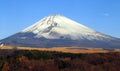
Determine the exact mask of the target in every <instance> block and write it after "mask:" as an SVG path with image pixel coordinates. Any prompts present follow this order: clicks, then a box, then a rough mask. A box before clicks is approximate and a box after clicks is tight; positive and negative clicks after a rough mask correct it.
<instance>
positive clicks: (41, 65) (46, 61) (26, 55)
mask: <svg viewBox="0 0 120 71" xmlns="http://www.w3.org/2000/svg"><path fill="white" fill-rule="evenodd" d="M0 71H120V53H115V52H113V53H112V52H111V53H93V54H72V53H61V52H50V51H35V50H32V51H30V50H16V51H11V50H1V51H0Z"/></svg>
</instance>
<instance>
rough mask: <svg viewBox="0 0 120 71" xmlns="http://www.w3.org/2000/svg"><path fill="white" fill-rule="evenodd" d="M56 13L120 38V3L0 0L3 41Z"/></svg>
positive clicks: (109, 0)
mask: <svg viewBox="0 0 120 71" xmlns="http://www.w3.org/2000/svg"><path fill="white" fill-rule="evenodd" d="M52 14H60V15H63V16H66V17H68V18H70V19H72V20H74V21H77V22H79V23H81V24H83V25H85V26H87V27H89V28H92V29H94V30H96V31H98V32H101V33H104V34H107V35H110V36H113V37H118V38H120V31H119V29H120V0H0V39H4V38H6V37H8V36H11V35H13V34H15V33H17V32H20V31H21V30H23V29H25V28H26V27H28V26H30V25H32V24H34V23H36V22H37V21H39V20H40V19H42V18H44V17H46V16H49V15H52Z"/></svg>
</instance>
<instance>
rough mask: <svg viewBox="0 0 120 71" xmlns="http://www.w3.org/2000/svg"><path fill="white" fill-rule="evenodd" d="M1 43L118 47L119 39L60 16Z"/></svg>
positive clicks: (33, 26)
mask: <svg viewBox="0 0 120 71" xmlns="http://www.w3.org/2000/svg"><path fill="white" fill-rule="evenodd" d="M1 42H3V43H4V44H6V45H16V46H33V47H56V46H82V47H101V48H119V47H120V39H117V38H114V37H111V36H107V35H105V34H102V33H99V32H96V31H94V30H92V29H90V28H88V27H86V26H84V25H82V24H80V23H77V22H75V21H72V20H70V19H68V18H66V17H64V16H61V15H51V16H48V17H45V18H43V19H42V20H40V21H38V22H37V23H35V24H33V25H32V26H30V27H28V28H26V29H24V30H22V31H21V32H19V33H17V34H15V35H13V36H10V37H8V38H6V39H3V40H1Z"/></svg>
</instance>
